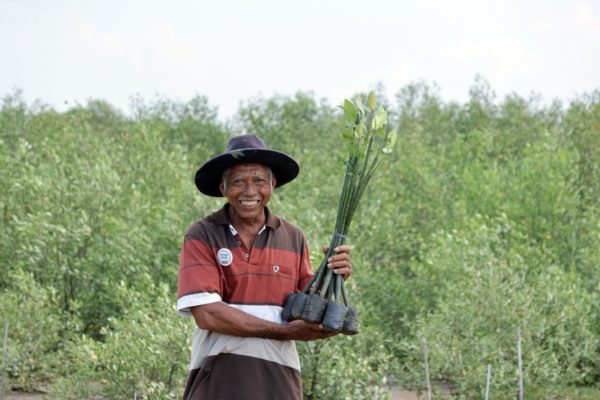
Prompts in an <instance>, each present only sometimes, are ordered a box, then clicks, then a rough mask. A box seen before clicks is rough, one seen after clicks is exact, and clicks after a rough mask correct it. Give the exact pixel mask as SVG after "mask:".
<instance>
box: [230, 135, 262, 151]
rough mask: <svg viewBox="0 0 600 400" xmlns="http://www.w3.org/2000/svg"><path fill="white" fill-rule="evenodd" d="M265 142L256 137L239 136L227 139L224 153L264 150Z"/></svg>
mask: <svg viewBox="0 0 600 400" xmlns="http://www.w3.org/2000/svg"><path fill="white" fill-rule="evenodd" d="M266 148H267V146H266V145H265V142H263V141H262V139H261V138H259V137H258V136H256V135H241V136H235V137H232V138H231V139H229V141H228V142H227V146H226V147H225V153H230V152H232V151H236V150H245V149H266Z"/></svg>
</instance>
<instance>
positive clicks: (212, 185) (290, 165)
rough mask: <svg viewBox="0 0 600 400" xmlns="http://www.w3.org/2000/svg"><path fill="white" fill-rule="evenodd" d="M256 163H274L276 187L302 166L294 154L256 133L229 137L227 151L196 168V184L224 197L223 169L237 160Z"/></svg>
mask: <svg viewBox="0 0 600 400" xmlns="http://www.w3.org/2000/svg"><path fill="white" fill-rule="evenodd" d="M246 163H255V164H262V165H265V166H267V167H270V168H271V170H272V171H273V174H274V175H275V180H276V185H275V187H281V186H283V185H285V184H286V183H288V182H291V181H292V180H294V178H296V176H298V172H300V167H299V166H298V163H297V162H296V161H295V160H294V159H293V158H292V157H290V156H288V155H287V154H285V153H282V152H280V151H275V150H271V149H269V148H267V146H266V145H265V143H264V142H263V141H262V139H261V138H259V137H258V136H256V135H241V136H235V137H232V138H231V139H229V142H227V146H226V147H225V152H224V153H223V154H219V155H218V156H215V157H213V158H212V159H210V160H208V161H207V162H205V163H204V165H202V166H201V167H200V168H199V169H198V171H196V178H195V182H196V187H197V188H198V190H199V191H200V192H202V193H204V194H205V195H207V196H213V197H223V195H222V194H221V190H220V189H219V186H220V184H221V181H222V179H223V172H225V170H226V169H227V168H231V167H233V166H234V165H237V164H246Z"/></svg>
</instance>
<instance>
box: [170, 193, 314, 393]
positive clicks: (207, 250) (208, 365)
mask: <svg viewBox="0 0 600 400" xmlns="http://www.w3.org/2000/svg"><path fill="white" fill-rule="evenodd" d="M228 208H229V205H228V204H226V205H225V206H224V207H223V208H222V209H220V210H219V211H217V212H215V213H213V214H211V215H209V216H207V217H204V218H202V219H200V220H198V221H196V222H195V223H193V224H192V225H191V226H190V227H189V228H188V231H187V233H186V235H185V238H184V242H183V246H182V249H181V256H180V261H179V276H178V299H177V310H178V312H179V313H180V314H182V315H187V316H190V315H191V312H190V308H191V307H194V306H199V305H204V304H209V303H214V302H224V303H225V304H228V305H229V306H231V307H235V308H238V309H240V310H242V311H244V312H247V313H249V314H251V315H254V316H255V317H258V318H262V319H265V320H268V321H272V322H276V323H282V320H281V310H282V308H283V305H284V304H285V300H286V298H287V295H288V294H289V293H290V292H297V291H299V290H301V289H302V288H303V287H304V285H306V284H307V283H308V281H309V280H310V278H311V276H312V270H311V267H310V259H309V253H308V247H307V243H306V238H305V236H304V233H303V232H302V230H300V229H299V228H298V227H296V226H295V225H293V224H291V223H289V222H287V221H285V220H284V219H282V218H279V217H277V216H275V215H273V214H271V213H270V212H269V210H268V209H266V208H265V212H266V216H267V218H266V224H265V226H264V227H263V229H261V231H260V232H259V234H258V235H257V237H256V240H255V241H254V245H253V246H252V248H246V247H245V245H244V243H243V242H242V240H241V239H240V238H239V236H238V234H237V232H236V231H235V228H233V226H232V225H231V224H230V221H229V219H228V213H227V211H228ZM223 355H226V356H227V360H223ZM217 356H219V357H220V358H219V363H220V364H217V360H215V358H216V357H217ZM218 365H223V366H224V368H227V369H228V371H232V369H233V368H235V369H234V370H235V371H236V373H235V374H232V376H231V377H230V379H231V382H230V384H229V386H230V387H228V388H227V390H233V391H234V392H236V393H237V392H239V398H277V396H281V395H285V397H283V398H295V397H296V396H290V395H292V394H293V393H294V392H296V391H300V382H301V380H300V362H299V359H298V354H297V352H296V346H295V343H294V342H293V341H280V340H271V339H263V338H244V337H236V336H229V335H224V334H220V333H216V332H210V331H206V330H203V329H199V328H198V327H196V329H195V331H194V337H193V341H192V358H191V363H190V374H191V375H194V374H197V373H198V371H200V370H202V369H204V370H211V369H212V370H213V372H214V370H216V368H217V366H218ZM257 371H262V372H261V373H257ZM213 375H215V376H217V375H218V374H215V373H213ZM233 375H235V376H233ZM265 375H267V376H265ZM228 377H229V375H228V374H225V375H220V378H219V379H220V380H225V382H221V383H220V384H219V386H222V385H226V384H227V379H228ZM261 379H262V380H263V381H264V382H263V384H264V389H265V390H267V389H268V391H269V395H268V396H267V395H265V394H264V393H259V392H260V391H261V390H263V389H261V384H260V380H261ZM245 381H247V385H244V384H243V382H245ZM290 386H292V387H290ZM294 386H295V388H294ZM292 389H293V390H292ZM215 390H217V389H215ZM248 390H252V391H258V392H250V393H249V392H248ZM297 395H298V396H299V397H297V398H301V391H300V392H299V393H297ZM220 396H222V395H220ZM236 396H237V395H236V394H235V393H231V392H228V394H227V396H226V397H225V396H223V397H222V398H230V399H233V398H238V397H236ZM199 398H215V399H217V398H221V397H215V395H210V396H209V395H207V396H206V397H199ZM280 398H281V397H280Z"/></svg>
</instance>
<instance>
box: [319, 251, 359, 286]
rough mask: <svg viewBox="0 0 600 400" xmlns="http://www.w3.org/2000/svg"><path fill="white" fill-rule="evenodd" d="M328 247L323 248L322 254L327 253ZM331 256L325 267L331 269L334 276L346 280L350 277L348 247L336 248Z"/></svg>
mask: <svg viewBox="0 0 600 400" xmlns="http://www.w3.org/2000/svg"><path fill="white" fill-rule="evenodd" d="M328 250H329V246H323V253H327V251H328ZM334 250H335V253H336V254H334V255H333V256H331V257H329V259H328V260H327V262H328V264H327V266H328V267H329V268H333V273H334V274H339V275H342V276H343V277H344V280H346V279H348V278H349V277H350V275H352V264H351V263H350V246H348V245H347V244H343V245H341V246H338V247H336V248H335V249H334Z"/></svg>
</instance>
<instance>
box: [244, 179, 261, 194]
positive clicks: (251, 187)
mask: <svg viewBox="0 0 600 400" xmlns="http://www.w3.org/2000/svg"><path fill="white" fill-rule="evenodd" d="M254 193H258V188H257V186H256V184H255V183H254V182H246V184H245V185H244V194H254Z"/></svg>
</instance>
